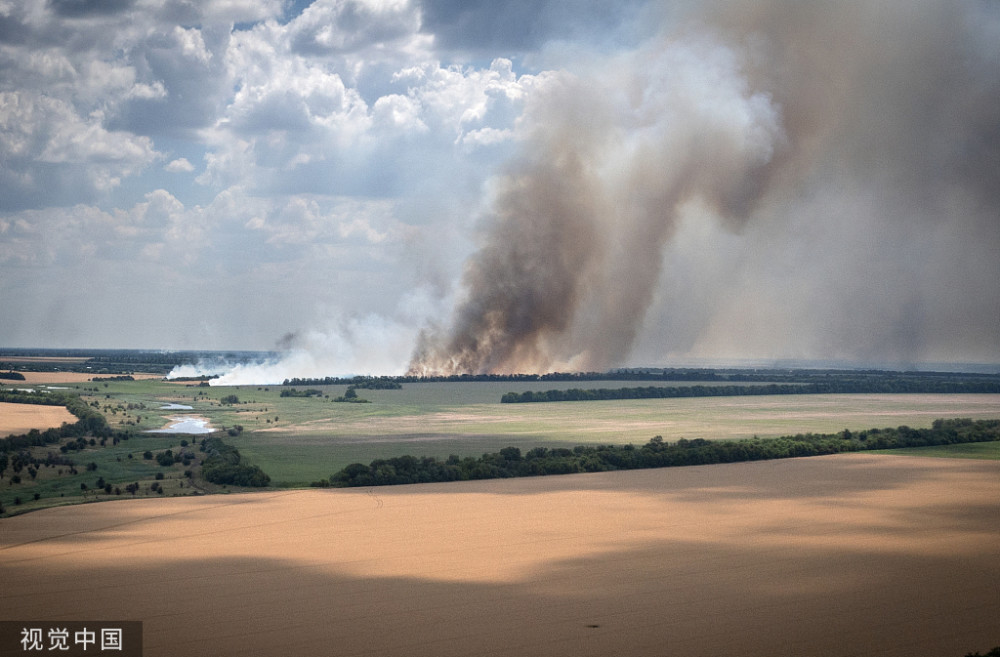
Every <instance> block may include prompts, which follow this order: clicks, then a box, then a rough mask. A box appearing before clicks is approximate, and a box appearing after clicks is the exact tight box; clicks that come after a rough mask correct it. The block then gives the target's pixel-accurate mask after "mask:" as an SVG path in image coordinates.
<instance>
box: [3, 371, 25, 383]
mask: <svg viewBox="0 0 1000 657" xmlns="http://www.w3.org/2000/svg"><path fill="white" fill-rule="evenodd" d="M0 379H7V380H8V381H24V375H23V374H21V373H20V372H14V371H13V370H12V371H10V372H0Z"/></svg>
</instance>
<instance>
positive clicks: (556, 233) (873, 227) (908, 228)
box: [410, 0, 1000, 373]
mask: <svg viewBox="0 0 1000 657" xmlns="http://www.w3.org/2000/svg"><path fill="white" fill-rule="evenodd" d="M700 6H705V5H700ZM708 6H710V9H708V10H706V11H699V12H698V13H697V14H696V13H689V14H685V15H678V14H676V13H675V14H672V15H669V16H663V23H664V25H667V26H668V27H666V28H664V30H663V31H662V33H661V34H660V35H659V36H657V37H656V38H655V39H652V40H651V41H649V42H648V43H647V44H645V45H644V46H643V47H641V48H639V49H636V50H634V51H631V52H627V53H620V54H617V55H614V56H611V57H608V58H607V59H605V60H604V61H600V62H597V63H594V62H593V61H588V63H587V66H586V67H585V68H586V73H582V72H578V71H573V72H560V73H557V74H553V75H554V76H555V77H554V78H553V79H552V80H550V83H549V84H546V85H545V86H544V87H543V88H542V89H541V90H540V91H539V92H538V93H537V94H536V95H534V96H533V97H532V98H531V99H530V100H529V102H528V105H527V108H526V110H525V113H524V115H523V116H522V119H521V121H522V124H521V129H522V130H523V134H524V135H525V138H524V142H523V150H522V153H521V155H520V157H519V158H517V159H516V161H514V162H512V163H511V164H510V165H509V166H508V167H507V168H506V170H505V172H504V174H503V175H502V176H501V177H499V178H498V179H497V180H496V181H495V185H494V187H493V191H492V194H493V196H492V206H491V207H492V211H491V213H490V214H489V216H488V217H487V218H486V223H485V225H484V229H483V235H482V244H481V247H480V248H479V250H478V252H476V253H475V254H474V255H473V257H472V258H471V259H470V260H469V261H468V263H467V265H466V269H465V273H464V278H463V281H462V295H463V296H462V298H461V300H460V301H459V303H458V305H457V308H456V310H455V313H454V316H453V318H452V319H451V321H450V323H449V324H448V325H447V326H439V327H431V328H428V329H427V330H426V331H424V333H423V334H422V336H421V338H420V340H419V342H418V345H417V347H416V350H415V352H414V354H413V357H412V359H411V364H410V370H411V372H414V373H459V372H470V373H483V372H514V371H517V372H525V371H548V370H553V369H582V370H589V369H603V368H607V367H612V366H615V365H620V364H622V363H624V362H626V361H627V359H628V358H629V356H630V354H633V352H634V350H635V349H636V348H637V345H638V343H639V342H640V341H641V340H640V337H641V334H642V333H643V332H645V333H647V334H649V335H651V336H652V338H649V337H647V338H645V340H646V342H650V341H652V342H655V341H657V340H659V341H660V342H661V343H662V344H664V345H667V346H668V349H670V350H674V351H678V352H683V353H689V354H693V355H699V354H718V353H727V354H733V353H744V354H746V355H758V354H775V353H780V354H782V355H785V356H793V357H794V356H797V355H802V356H817V355H823V356H826V357H840V358H845V357H846V358H853V359H858V360H861V359H870V358H879V359H883V360H888V359H895V360H920V359H927V358H939V359H947V358H949V357H952V356H953V355H956V354H959V355H963V356H966V357H967V356H968V355H969V354H970V353H980V354H982V356H983V357H986V358H989V357H991V356H995V345H997V344H1000V329H998V322H997V321H996V318H997V317H1000V297H998V294H997V291H996V289H995V288H996V281H997V280H1000V257H998V256H997V253H1000V225H998V223H1000V217H998V208H1000V112H998V110H997V101H998V99H1000V18H998V15H1000V10H998V7H997V4H996V3H986V2H972V3H945V2H909V3H902V2H900V3H879V2H846V3H835V4H829V3H801V2H795V1H792V0H776V1H774V2H769V3H716V4H714V5H708ZM581 68H583V67H581ZM720 227H721V228H722V230H720ZM727 232H728V234H729V235H734V236H739V238H740V239H739V240H738V241H737V242H733V241H727V239H726V234H727ZM681 235H683V241H684V243H685V244H686V245H688V246H690V247H691V248H692V249H695V251H694V252H692V251H691V250H690V249H689V250H688V251H687V252H686V253H684V254H680V252H679V251H678V250H677V248H676V242H677V241H679V240H680V239H681ZM706 235H708V237H705V236H706ZM698 248H703V249H704V250H703V251H701V252H697V249H698ZM671 258H675V259H674V260H672V259H671ZM688 265H690V266H688ZM991 318H992V319H991ZM650 323H657V324H659V329H658V330H650V329H649V324H650ZM779 345H784V349H781V348H779ZM976 345H979V346H980V347H981V346H982V345H987V346H986V347H985V350H981V351H980V352H975V351H974V350H975V348H976ZM988 345H994V346H993V347H989V346H988ZM970 348H971V349H972V350H973V351H972V352H970V351H969V349H970ZM661 353H662V352H661Z"/></svg>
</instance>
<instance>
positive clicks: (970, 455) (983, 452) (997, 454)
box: [872, 441, 1000, 461]
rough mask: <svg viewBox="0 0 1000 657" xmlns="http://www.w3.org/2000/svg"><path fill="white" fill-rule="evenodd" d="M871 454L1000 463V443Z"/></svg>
mask: <svg viewBox="0 0 1000 657" xmlns="http://www.w3.org/2000/svg"><path fill="white" fill-rule="evenodd" d="M872 453H873V454H902V455H904V456H934V457H939V458H949V459H979V460H986V461H1000V441H998V442H992V443H963V444H959V445H936V446H934V447H907V448H904V449H892V450H876V451H873V452H872Z"/></svg>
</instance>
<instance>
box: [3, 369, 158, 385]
mask: <svg viewBox="0 0 1000 657" xmlns="http://www.w3.org/2000/svg"><path fill="white" fill-rule="evenodd" d="M21 374H23V375H24V381H4V383H5V384H7V385H8V386H11V387H17V386H19V385H22V386H23V385H38V384H40V383H88V382H90V380H91V379H93V378H95V377H96V378H99V379H100V378H107V377H109V376H116V375H113V374H88V373H86V372H21ZM129 376H131V377H132V378H134V379H136V380H140V379H162V378H163V375H162V374H130V375H129Z"/></svg>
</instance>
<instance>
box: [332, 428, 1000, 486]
mask: <svg viewBox="0 0 1000 657" xmlns="http://www.w3.org/2000/svg"><path fill="white" fill-rule="evenodd" d="M994 440H1000V420H977V421H973V420H969V419H956V420H935V421H934V423H933V426H932V427H931V428H929V429H912V428H910V427H906V426H901V427H897V428H895V429H892V428H887V429H868V430H866V431H857V432H852V431H848V430H846V429H845V430H844V431H841V432H839V433H832V434H813V433H807V434H796V435H794V436H785V437H782V438H752V439H748V440H718V441H713V440H705V439H702V438H695V439H694V440H687V439H683V438H682V439H680V440H678V441H677V442H675V443H670V442H667V441H664V440H663V438H662V437H660V436H656V437H655V438H653V439H652V440H650V441H649V442H648V443H646V444H645V445H642V446H641V447H636V446H635V445H596V446H590V445H581V446H577V447H574V448H572V449H568V448H546V447H535V448H533V449H531V450H529V451H528V452H527V453H526V454H522V453H521V450H520V449H519V448H517V447H505V448H503V449H501V450H500V451H499V452H492V453H487V454H483V455H482V456H481V457H479V458H474V457H466V458H460V457H458V456H455V455H452V456H449V457H448V458H447V459H446V460H443V461H442V460H439V459H437V458H434V457H428V456H425V457H416V456H400V457H395V458H389V459H376V460H374V461H372V462H371V463H370V464H368V465H364V464H362V463H352V464H351V465H348V466H347V467H345V468H344V469H343V470H341V471H339V472H337V473H335V474H334V475H332V476H331V477H330V479H329V480H328V481H322V482H315V483H314V484H313V485H319V486H325V485H330V486H385V485H393V484H416V483H429V482H444V481H464V480H470V479H500V478H507V477H533V476H541V475H550V474H572V473H578V472H603V471H609V470H635V469H643V468H663V467H673V466H682V465H708V464H715V463H735V462H740V461H761V460H767V459H781V458H789V457H800V456H819V455H823V454H839V453H841V452H858V451H864V450H872V449H896V448H901V447H926V446H930V445H951V444H958V443H973V442H990V441H994Z"/></svg>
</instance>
